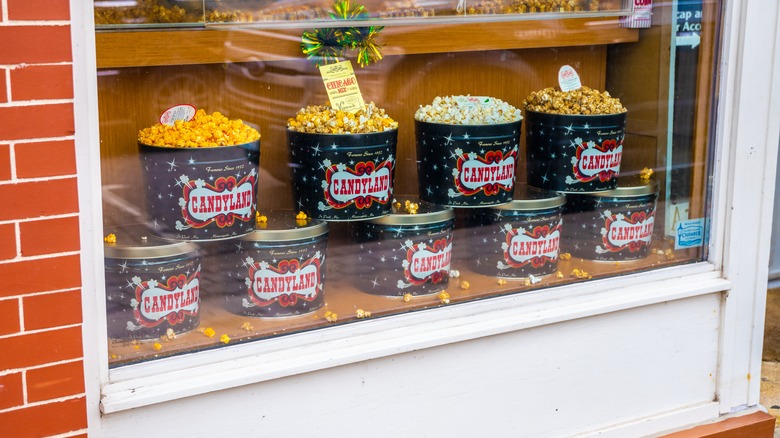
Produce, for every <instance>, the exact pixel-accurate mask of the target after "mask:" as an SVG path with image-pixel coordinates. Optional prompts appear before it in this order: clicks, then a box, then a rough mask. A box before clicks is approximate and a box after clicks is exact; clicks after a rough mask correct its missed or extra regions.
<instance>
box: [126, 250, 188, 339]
mask: <svg viewBox="0 0 780 438" xmlns="http://www.w3.org/2000/svg"><path fill="white" fill-rule="evenodd" d="M132 284H133V285H135V298H133V299H132V300H130V306H131V307H132V308H133V314H134V315H135V319H136V321H137V322H138V323H139V324H140V325H135V324H133V323H132V322H128V323H127V328H128V330H138V329H140V328H142V327H154V326H157V325H159V324H161V323H162V322H163V321H168V323H169V324H171V325H176V324H179V323H181V322H183V321H184V318H185V317H187V316H188V315H189V316H196V315H197V314H198V308H199V307H200V265H198V268H197V269H196V270H195V272H193V273H192V274H191V275H189V276H187V275H184V274H179V275H174V276H171V277H168V280H167V281H166V282H165V283H164V284H161V283H159V282H158V281H157V280H151V279H150V280H141V278H140V277H137V276H136V277H133V278H132Z"/></svg>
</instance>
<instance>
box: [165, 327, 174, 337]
mask: <svg viewBox="0 0 780 438" xmlns="http://www.w3.org/2000/svg"><path fill="white" fill-rule="evenodd" d="M165 337H166V338H167V339H176V333H174V332H173V329H172V328H169V329H168V330H166V331H165Z"/></svg>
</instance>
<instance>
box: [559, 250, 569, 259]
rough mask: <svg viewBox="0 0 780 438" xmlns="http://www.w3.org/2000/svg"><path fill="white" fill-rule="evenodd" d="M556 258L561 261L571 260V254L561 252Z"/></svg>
mask: <svg viewBox="0 0 780 438" xmlns="http://www.w3.org/2000/svg"><path fill="white" fill-rule="evenodd" d="M558 258H559V259H561V260H571V254H570V253H568V252H562V253H560V254H558Z"/></svg>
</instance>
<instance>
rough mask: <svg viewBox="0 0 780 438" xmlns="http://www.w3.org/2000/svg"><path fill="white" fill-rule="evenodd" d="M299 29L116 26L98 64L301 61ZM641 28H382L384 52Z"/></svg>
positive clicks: (587, 21) (603, 40) (104, 36)
mask: <svg viewBox="0 0 780 438" xmlns="http://www.w3.org/2000/svg"><path fill="white" fill-rule="evenodd" d="M304 29H305V28H300V29H273V30H268V29H265V30H263V29H257V28H235V27H220V28H209V29H197V30H166V31H141V32H135V31H111V32H98V33H97V34H96V46H97V47H96V48H97V66H98V68H117V67H145V66H158V65H189V64H218V63H223V62H251V61H273V60H284V59H300V58H302V57H303V55H302V54H301V49H300V42H301V34H302V33H303V31H304ZM638 39H639V32H638V31H637V30H636V29H625V28H621V27H619V26H618V19H617V17H599V18H595V17H594V18H573V19H561V20H540V21H530V20H529V21H506V22H464V23H457V24H435V25H427V26H392V27H386V28H385V29H384V30H383V31H382V37H381V41H382V43H383V44H384V49H383V50H384V54H385V55H386V56H388V55H407V54H420V53H443V52H464V51H481V50H500V49H528V48H542V47H570V46H590V45H603V44H616V43H628V42H635V41H637V40H638Z"/></svg>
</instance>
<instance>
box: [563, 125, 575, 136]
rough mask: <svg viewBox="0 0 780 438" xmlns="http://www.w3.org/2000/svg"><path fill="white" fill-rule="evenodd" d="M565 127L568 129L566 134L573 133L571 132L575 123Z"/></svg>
mask: <svg viewBox="0 0 780 438" xmlns="http://www.w3.org/2000/svg"><path fill="white" fill-rule="evenodd" d="M563 129H565V130H566V134H571V132H572V131H574V124H573V123H571V124H569V126H564V127H563Z"/></svg>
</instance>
